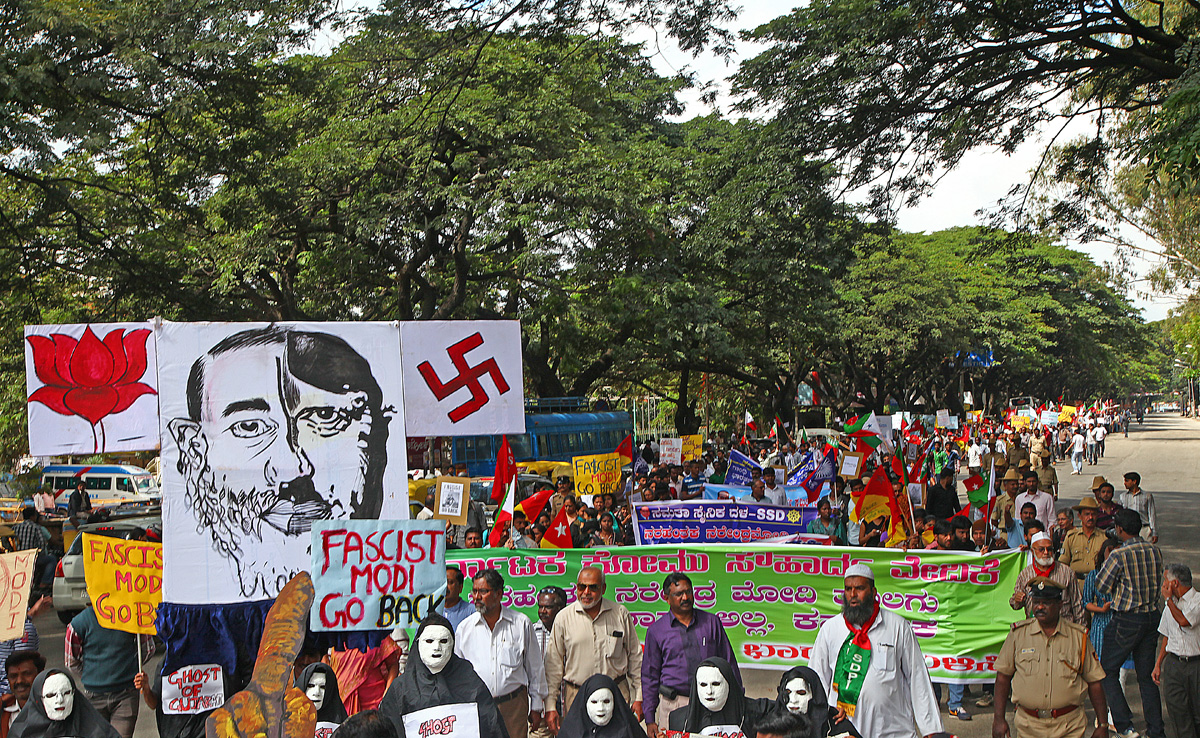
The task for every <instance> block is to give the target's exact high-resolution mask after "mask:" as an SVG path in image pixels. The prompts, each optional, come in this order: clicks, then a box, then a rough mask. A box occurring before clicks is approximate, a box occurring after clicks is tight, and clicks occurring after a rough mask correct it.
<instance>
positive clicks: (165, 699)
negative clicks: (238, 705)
mask: <svg viewBox="0 0 1200 738" xmlns="http://www.w3.org/2000/svg"><path fill="white" fill-rule="evenodd" d="M133 684H134V686H135V687H137V689H138V691H139V692H141V694H142V699H143V700H145V702H146V707H149V708H150V709H151V710H154V719H155V722H156V723H157V725H158V735H159V738H204V722H205V720H207V719H208V716H209V715H211V714H212V712H213V710H216V709H217V708H218V707H221V706H222V705H224V704H225V700H227V699H229V698H230V697H232V696H233V693H234V692H235V691H236V690H235V689H234V687H233V681H232V680H231V679H230V678H229V675H228V674H226V673H225V670H224V669H222V668H221V667H220V666H219V665H217V664H204V665H200V666H185V667H183V668H182V669H179V670H178V671H175V672H172V673H171V674H159V675H157V676H155V677H154V678H153V679H151V677H150V676H149V675H148V674H146V673H145V672H141V673H140V674H138V675H137V676H136V677H134V679H133Z"/></svg>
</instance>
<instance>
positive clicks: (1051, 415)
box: [1041, 410, 1058, 425]
mask: <svg viewBox="0 0 1200 738" xmlns="http://www.w3.org/2000/svg"><path fill="white" fill-rule="evenodd" d="M1041 423H1042V425H1057V424H1058V412H1057V411H1055V410H1043V411H1042V414H1041Z"/></svg>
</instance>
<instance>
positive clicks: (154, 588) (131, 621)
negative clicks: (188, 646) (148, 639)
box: [83, 533, 163, 634]
mask: <svg viewBox="0 0 1200 738" xmlns="http://www.w3.org/2000/svg"><path fill="white" fill-rule="evenodd" d="M83 578H84V581H85V582H86V583H87V592H88V598H89V599H91V601H92V609H93V610H95V611H96V619H97V620H99V621H100V625H101V626H102V627H104V628H108V629H109V630H120V631H124V632H126V633H146V634H153V633H155V629H154V619H155V617H156V616H157V614H158V605H159V603H161V602H162V584H163V548H162V544H161V543H151V542H150V541H125V540H122V539H120V538H109V537H108V536H98V535H94V534H92V533H84V534H83Z"/></svg>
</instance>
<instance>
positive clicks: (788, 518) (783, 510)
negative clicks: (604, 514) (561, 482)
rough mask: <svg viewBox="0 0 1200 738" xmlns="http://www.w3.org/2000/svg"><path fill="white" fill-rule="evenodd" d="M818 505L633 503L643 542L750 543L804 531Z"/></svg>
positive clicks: (635, 524) (637, 534)
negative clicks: (799, 506)
mask: <svg viewBox="0 0 1200 738" xmlns="http://www.w3.org/2000/svg"><path fill="white" fill-rule="evenodd" d="M816 518H817V508H816V507H805V508H797V507H779V506H778V505H758V504H755V503H752V502H735V501H732V500H720V501H711V500H686V501H682V502H680V501H675V500H671V501H668V502H643V503H642V504H640V505H634V506H633V533H634V536H635V538H636V540H637V542H638V544H639V545H651V544H658V543H670V544H680V543H730V542H738V543H750V542H752V541H761V540H764V539H767V538H778V537H780V536H788V535H793V534H796V533H804V532H805V531H806V529H807V526H808V523H809V521H812V520H814V519H816Z"/></svg>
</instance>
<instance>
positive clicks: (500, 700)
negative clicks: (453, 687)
mask: <svg viewBox="0 0 1200 738" xmlns="http://www.w3.org/2000/svg"><path fill="white" fill-rule="evenodd" d="M503 594H504V577H502V576H500V572H498V571H496V570H495V569H484V570H483V571H481V572H479V573H478V574H476V575H475V576H474V577H473V578H472V579H471V601H472V602H474V603H475V613H474V614H472V615H468V616H467V618H466V619H465V620H463V621H462V622H461V623H460V624H459V626H458V629H457V630H456V631H455V634H454V652H455V653H457V654H458V655H459V656H461V657H462V658H464V659H466V660H467V661H469V662H470V663H471V666H473V667H475V673H476V674H478V675H479V678H480V679H482V680H483V683H484V684H486V685H487V688H488V691H489V692H491V693H492V697H493V698H495V700H496V706H497V707H498V708H500V716H501V717H502V718H503V719H504V726H505V727H506V728H508V735H509V738H527V737H528V735H529V728H530V726H532V727H533V729H534V730H536V729H537V728H538V726H539V725H540V724H541V722H542V713H543V711H544V709H545V702H546V666H545V661H543V659H542V648H541V646H539V645H538V639H537V635H536V634H534V632H533V623H531V622H529V618H527V617H525V616H524V615H522V614H521V613H519V612H516V611H514V610H510V609H509V608H507V607H505V606H504V605H502V604H500V598H501V596H503Z"/></svg>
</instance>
